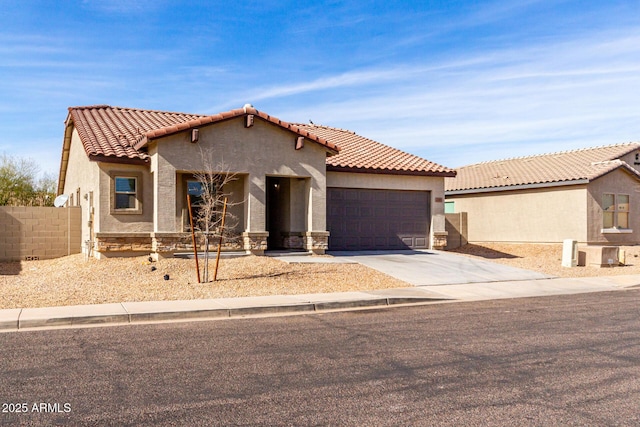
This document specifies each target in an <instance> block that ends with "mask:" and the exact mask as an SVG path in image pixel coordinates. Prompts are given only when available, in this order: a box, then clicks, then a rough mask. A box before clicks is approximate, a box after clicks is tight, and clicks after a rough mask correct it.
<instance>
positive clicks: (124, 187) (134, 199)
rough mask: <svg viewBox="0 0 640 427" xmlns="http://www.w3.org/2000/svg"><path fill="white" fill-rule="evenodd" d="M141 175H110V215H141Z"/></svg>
mask: <svg viewBox="0 0 640 427" xmlns="http://www.w3.org/2000/svg"><path fill="white" fill-rule="evenodd" d="M141 185H142V175H141V174H127V175H125V174H120V173H112V174H111V213H113V214H141V213H142V202H141V195H142V190H141Z"/></svg>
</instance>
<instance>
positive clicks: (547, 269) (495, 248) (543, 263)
mask: <svg viewBox="0 0 640 427" xmlns="http://www.w3.org/2000/svg"><path fill="white" fill-rule="evenodd" d="M620 249H622V250H624V251H625V255H626V265H624V266H616V267H612V268H609V267H602V268H599V267H588V266H582V267H572V268H567V267H562V244H506V243H483V244H482V245H472V244H469V245H465V246H463V247H461V248H459V249H455V250H452V251H450V252H456V253H459V254H463V255H467V256H471V257H476V258H481V259H485V260H487V261H492V262H497V263H500V264H506V265H510V266H513V267H519V268H524V269H527V270H534V271H539V272H541V273H545V274H549V275H552V276H558V277H596V276H614V275H623V274H640V246H621V247H620ZM580 250H582V247H581V246H580V245H578V251H580Z"/></svg>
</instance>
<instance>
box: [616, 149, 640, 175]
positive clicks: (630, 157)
mask: <svg viewBox="0 0 640 427" xmlns="http://www.w3.org/2000/svg"><path fill="white" fill-rule="evenodd" d="M636 154H638V155H639V156H638V160H636ZM620 160H622V161H624V162H626V163H627V164H628V165H629V166H631V167H632V168H634V169H636V170H637V171H639V172H640V150H634V151H632V152H631V153H629V154H627V155H626V156H622V157H620Z"/></svg>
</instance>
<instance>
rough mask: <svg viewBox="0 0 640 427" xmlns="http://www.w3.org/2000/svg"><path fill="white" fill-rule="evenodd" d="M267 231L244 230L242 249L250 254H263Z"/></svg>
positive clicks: (267, 235) (265, 246)
mask: <svg viewBox="0 0 640 427" xmlns="http://www.w3.org/2000/svg"><path fill="white" fill-rule="evenodd" d="M267 237H269V232H268V231H245V232H244V233H242V242H243V247H244V250H245V251H246V252H247V253H248V254H252V255H264V251H266V250H267Z"/></svg>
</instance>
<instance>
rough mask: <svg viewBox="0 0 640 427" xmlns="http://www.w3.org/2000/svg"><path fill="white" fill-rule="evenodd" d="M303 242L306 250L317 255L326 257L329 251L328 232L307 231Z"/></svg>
mask: <svg viewBox="0 0 640 427" xmlns="http://www.w3.org/2000/svg"><path fill="white" fill-rule="evenodd" d="M303 240H304V248H305V249H306V250H308V251H309V252H311V253H313V254H315V255H324V253H325V252H326V251H327V249H329V232H328V231H307V232H305V233H304V237H303Z"/></svg>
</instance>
